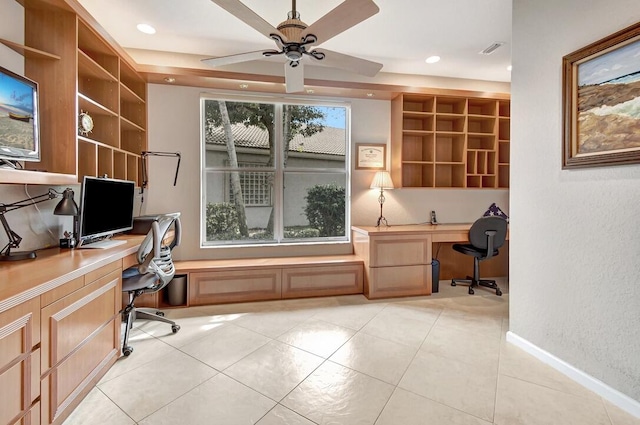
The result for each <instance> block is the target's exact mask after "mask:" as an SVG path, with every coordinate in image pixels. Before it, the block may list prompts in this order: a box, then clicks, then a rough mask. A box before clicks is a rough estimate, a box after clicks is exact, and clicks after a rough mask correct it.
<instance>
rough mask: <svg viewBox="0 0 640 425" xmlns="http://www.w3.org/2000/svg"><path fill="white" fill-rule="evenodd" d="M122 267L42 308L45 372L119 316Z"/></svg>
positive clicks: (43, 369) (43, 366) (43, 367)
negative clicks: (47, 354) (46, 354)
mask: <svg viewBox="0 0 640 425" xmlns="http://www.w3.org/2000/svg"><path fill="white" fill-rule="evenodd" d="M121 278H122V273H121V271H120V269H118V270H116V271H113V272H111V273H109V274H108V275H106V276H104V277H102V278H100V279H98V280H97V281H95V282H93V283H91V284H89V285H87V286H84V287H83V288H82V289H80V290H78V291H76V292H74V293H72V294H70V295H68V296H66V297H64V298H62V299H61V300H59V301H56V302H55V303H53V304H51V305H49V306H46V307H45V308H43V309H42V326H41V332H42V350H43V353H50V354H49V356H43V358H42V373H43V374H44V373H45V372H46V371H47V370H49V369H50V368H52V367H54V366H55V365H56V364H58V363H60V362H62V361H63V360H64V359H65V358H66V357H68V356H70V355H71V354H72V353H73V352H74V351H76V350H78V349H79V348H80V347H81V346H82V345H83V344H85V343H86V342H87V341H88V340H89V339H91V338H92V337H93V336H94V335H95V334H96V333H98V332H99V331H100V330H101V328H102V327H104V326H105V325H106V324H107V323H109V322H111V321H112V320H114V319H115V316H116V315H117V313H118V305H119V303H120V301H119V300H120V296H121V294H120V285H119V283H120V280H121Z"/></svg>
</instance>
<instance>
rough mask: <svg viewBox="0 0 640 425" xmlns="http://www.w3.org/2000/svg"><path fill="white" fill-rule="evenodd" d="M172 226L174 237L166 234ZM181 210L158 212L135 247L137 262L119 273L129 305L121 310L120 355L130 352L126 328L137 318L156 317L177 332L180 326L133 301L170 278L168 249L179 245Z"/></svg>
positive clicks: (162, 286) (170, 267) (171, 265)
mask: <svg viewBox="0 0 640 425" xmlns="http://www.w3.org/2000/svg"><path fill="white" fill-rule="evenodd" d="M172 225H173V227H174V233H173V237H170V235H169V234H168V233H167V232H168V230H169V229H170V228H171V227H172ZM180 233H181V226H180V213H171V214H164V215H160V216H158V217H157V218H155V219H154V220H153V221H152V223H151V229H150V230H149V232H148V233H147V236H145V238H144V240H143V241H142V243H141V244H140V248H138V265H137V266H133V267H129V268H128V269H126V270H125V271H124V272H123V273H122V292H127V293H128V294H129V304H127V306H126V307H125V308H124V309H123V310H122V313H123V321H124V322H125V323H126V328H125V331H124V340H123V342H122V354H124V355H125V356H128V355H129V354H131V353H132V352H133V347H131V346H130V345H129V331H130V330H131V328H132V327H133V321H134V320H136V319H145V320H157V321H160V322H165V323H168V324H170V325H171V331H172V332H173V333H176V332H178V331H179V330H180V326H179V325H177V324H176V323H175V322H174V321H172V320H169V319H167V318H165V317H164V313H162V312H161V311H159V310H155V309H151V311H149V309H145V310H146V311H145V310H143V309H139V308H136V306H135V305H134V302H135V300H136V298H138V297H139V296H140V295H142V294H147V293H153V292H158V291H159V290H161V289H162V288H164V287H165V286H167V284H168V283H169V282H171V279H173V276H174V275H175V267H174V265H173V261H172V259H171V250H172V249H173V248H174V247H176V246H178V245H179V244H180Z"/></svg>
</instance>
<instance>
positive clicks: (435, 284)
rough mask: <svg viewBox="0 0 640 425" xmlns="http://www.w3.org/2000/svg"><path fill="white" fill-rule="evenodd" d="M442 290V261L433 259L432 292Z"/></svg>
mask: <svg viewBox="0 0 640 425" xmlns="http://www.w3.org/2000/svg"><path fill="white" fill-rule="evenodd" d="M439 290H440V261H438V260H436V259H435V258H432V259H431V292H438V291H439Z"/></svg>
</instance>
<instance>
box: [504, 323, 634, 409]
mask: <svg viewBox="0 0 640 425" xmlns="http://www.w3.org/2000/svg"><path fill="white" fill-rule="evenodd" d="M507 341H508V342H510V343H511V344H513V345H515V346H517V347H519V348H521V349H523V350H524V351H526V352H527V353H529V354H531V355H532V356H534V357H535V358H537V359H538V360H540V361H542V362H543V363H546V364H548V365H549V366H551V367H552V368H554V369H556V370H557V371H559V372H561V373H563V374H564V375H566V376H568V377H569V378H571V379H573V380H574V381H576V382H577V383H579V384H580V385H582V386H583V387H586V388H587V389H589V390H591V391H593V392H594V393H596V394H598V395H599V396H600V397H602V398H604V399H605V400H607V401H608V402H610V403H611V404H613V405H615V406H618V407H619V408H620V409H622V410H624V411H625V412H627V413H629V414H630V415H633V416H635V417H636V418H639V419H640V402H638V401H636V400H634V399H632V398H631V397H629V396H627V395H625V394H622V393H621V392H620V391H618V390H616V389H613V388H611V387H610V386H608V385H607V384H605V383H604V382H602V381H600V380H598V379H596V378H594V377H593V376H591V375H589V374H587V373H585V372H583V371H581V370H580V369H577V368H576V367H574V366H572V365H570V364H569V363H567V362H565V361H564V360H561V359H559V358H558V357H556V356H554V355H553V354H551V353H548V352H546V351H545V350H543V349H542V348H540V347H538V346H536V345H534V344H532V343H530V342H529V341H527V340H526V339H524V338H522V337H520V336H518V335H516V334H514V333H513V332H511V331H509V332H507Z"/></svg>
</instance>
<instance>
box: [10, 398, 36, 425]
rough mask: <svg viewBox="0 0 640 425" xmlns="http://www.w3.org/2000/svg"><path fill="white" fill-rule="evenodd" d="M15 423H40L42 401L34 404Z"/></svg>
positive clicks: (23, 424)
mask: <svg viewBox="0 0 640 425" xmlns="http://www.w3.org/2000/svg"><path fill="white" fill-rule="evenodd" d="M14 425H40V402H38V403H36V404H34V405H33V407H31V409H29V410H28V411H27V413H25V415H24V416H23V417H22V418H20V420H18V421H17V422H15V424H14Z"/></svg>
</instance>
